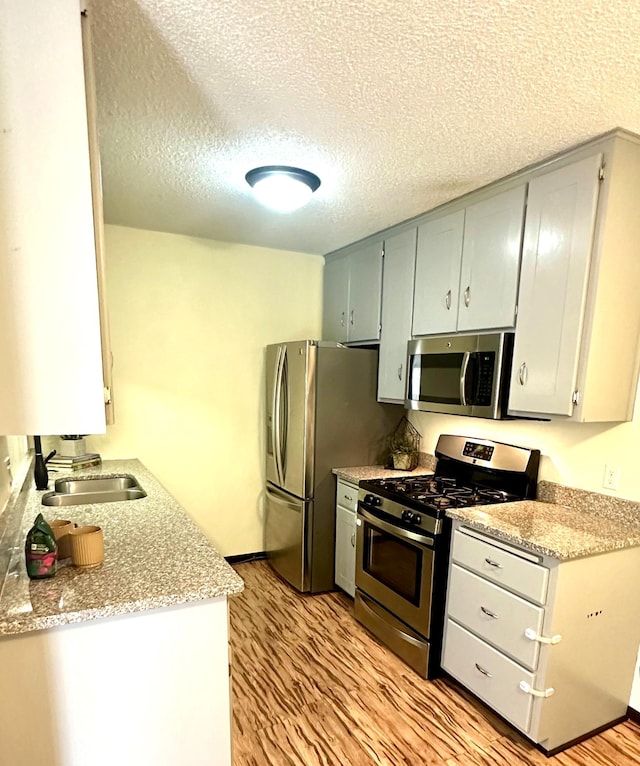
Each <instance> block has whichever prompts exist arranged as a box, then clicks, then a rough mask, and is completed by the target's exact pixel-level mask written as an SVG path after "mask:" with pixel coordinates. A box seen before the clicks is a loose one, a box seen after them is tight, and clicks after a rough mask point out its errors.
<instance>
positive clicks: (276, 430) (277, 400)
mask: <svg viewBox="0 0 640 766" xmlns="http://www.w3.org/2000/svg"><path fill="white" fill-rule="evenodd" d="M282 361H283V347H282V346H279V347H278V354H277V356H276V370H275V378H274V383H273V430H272V434H273V444H272V447H273V457H274V459H275V463H276V474H277V476H278V484H280V485H281V486H282V484H283V476H282V465H281V460H282V454H281V452H280V441H281V437H280V406H281V396H282V380H281V378H282Z"/></svg>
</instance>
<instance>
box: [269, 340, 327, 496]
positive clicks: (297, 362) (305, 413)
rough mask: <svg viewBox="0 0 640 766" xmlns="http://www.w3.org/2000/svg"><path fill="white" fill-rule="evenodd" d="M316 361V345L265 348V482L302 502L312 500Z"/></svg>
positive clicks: (302, 342)
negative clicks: (298, 498)
mask: <svg viewBox="0 0 640 766" xmlns="http://www.w3.org/2000/svg"><path fill="white" fill-rule="evenodd" d="M316 359H317V347H316V346H315V344H314V343H313V342H312V341H295V342H292V343H281V344H279V345H275V346H267V407H266V409H267V466H266V478H267V481H268V482H271V483H272V484H274V485H275V486H276V487H280V488H281V489H283V490H285V491H286V492H289V493H290V494H292V495H295V496H296V497H301V498H309V497H312V496H313V464H314V460H313V452H314V430H315V374H316Z"/></svg>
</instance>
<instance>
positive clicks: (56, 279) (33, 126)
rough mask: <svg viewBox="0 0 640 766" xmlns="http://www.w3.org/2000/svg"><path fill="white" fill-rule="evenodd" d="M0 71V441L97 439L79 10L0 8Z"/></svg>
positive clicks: (99, 423) (98, 372) (96, 336)
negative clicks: (3, 437)
mask: <svg viewBox="0 0 640 766" xmlns="http://www.w3.org/2000/svg"><path fill="white" fill-rule="evenodd" d="M0 71H1V72H2V78H1V82H0V128H1V129H0V178H1V179H2V181H1V183H0V220H1V221H2V224H1V225H0V327H1V328H2V333H0V359H1V360H2V393H1V395H0V433H2V434H66V433H76V434H81V433H84V434H97V433H104V431H105V412H104V395H103V379H102V358H101V349H100V324H99V312H98V288H97V278H96V255H95V247H94V231H93V220H92V217H93V211H92V199H91V176H90V168H89V145H88V138H87V111H86V101H85V86H84V72H83V57H82V37H81V26H80V9H79V7H78V3H77V2H72V0H66V2H59V3H39V4H38V8H37V12H36V13H34V12H33V8H32V7H31V6H30V4H28V3H6V2H4V3H2V4H1V5H0Z"/></svg>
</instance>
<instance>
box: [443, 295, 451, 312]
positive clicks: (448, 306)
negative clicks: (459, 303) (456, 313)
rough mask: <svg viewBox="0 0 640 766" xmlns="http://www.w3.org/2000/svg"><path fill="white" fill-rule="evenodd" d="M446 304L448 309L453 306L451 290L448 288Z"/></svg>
mask: <svg viewBox="0 0 640 766" xmlns="http://www.w3.org/2000/svg"><path fill="white" fill-rule="evenodd" d="M444 305H445V306H446V307H447V311H449V309H450V308H451V290H447V294H446V296H445V299H444Z"/></svg>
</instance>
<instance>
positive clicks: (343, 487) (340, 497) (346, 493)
mask: <svg viewBox="0 0 640 766" xmlns="http://www.w3.org/2000/svg"><path fill="white" fill-rule="evenodd" d="M336 500H337V503H338V505H341V506H342V507H343V508H346V509H347V510H348V511H355V510H357V508H358V488H357V487H356V486H355V485H354V484H349V482H347V481H344V480H343V479H338V491H337V495H336Z"/></svg>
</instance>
